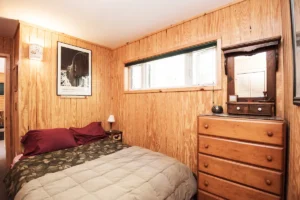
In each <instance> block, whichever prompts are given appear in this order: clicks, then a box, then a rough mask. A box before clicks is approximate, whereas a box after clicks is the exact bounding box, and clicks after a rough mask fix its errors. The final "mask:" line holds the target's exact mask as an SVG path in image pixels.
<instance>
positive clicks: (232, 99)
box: [229, 95, 238, 102]
mask: <svg viewBox="0 0 300 200" xmlns="http://www.w3.org/2000/svg"><path fill="white" fill-rule="evenodd" d="M237 100H238V96H237V95H229V102H237Z"/></svg>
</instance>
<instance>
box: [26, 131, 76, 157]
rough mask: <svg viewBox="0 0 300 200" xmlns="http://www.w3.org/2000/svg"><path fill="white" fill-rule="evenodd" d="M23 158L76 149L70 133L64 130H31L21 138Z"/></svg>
mask: <svg viewBox="0 0 300 200" xmlns="http://www.w3.org/2000/svg"><path fill="white" fill-rule="evenodd" d="M21 143H22V144H23V146H24V153H23V154H24V156H33V155H38V154H42V153H47V152H51V151H56V150H60V149H67V148H71V147H76V146H77V144H76V141H75V140H74V137H73V135H72V133H71V132H70V131H69V130H68V129H66V128H56V129H43V130H31V131H29V132H27V133H26V135H25V136H23V137H22V140H21Z"/></svg>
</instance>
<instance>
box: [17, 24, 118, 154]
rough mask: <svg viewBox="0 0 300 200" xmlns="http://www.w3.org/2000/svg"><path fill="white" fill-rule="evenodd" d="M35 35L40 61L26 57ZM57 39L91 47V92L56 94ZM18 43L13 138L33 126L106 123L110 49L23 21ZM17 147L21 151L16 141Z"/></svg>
mask: <svg viewBox="0 0 300 200" xmlns="http://www.w3.org/2000/svg"><path fill="white" fill-rule="evenodd" d="M36 39H37V40H38V41H40V43H41V44H42V46H44V55H43V60H42V61H35V60H29V58H28V49H29V44H30V41H32V40H36ZM58 41H60V42H64V43H67V44H71V45H74V46H79V47H82V48H87V49H90V50H92V94H93V95H92V96H89V97H87V98H83V99H74V98H71V99H67V98H61V97H59V96H57V95H56V87H57V84H56V77H57V42H58ZM19 46H20V48H19V51H20V55H19V59H18V63H19V77H18V78H19V84H18V114H19V124H18V129H19V133H18V135H17V136H16V137H17V138H15V139H16V141H18V140H19V138H20V136H22V135H24V134H25V133H26V132H27V131H28V130H32V129H43V128H58V127H65V128H69V127H71V126H73V127H82V126H85V125H87V124H89V123H90V122H93V121H102V122H103V126H104V127H105V128H106V127H107V123H106V119H107V117H108V116H109V114H110V113H111V110H110V108H111V106H110V99H111V95H110V87H111V86H110V85H111V80H110V67H111V64H112V51H111V50H110V49H107V48H104V47H101V46H97V45H95V44H92V43H88V42H86V41H83V40H80V39H77V38H74V37H71V36H68V35H65V34H61V33H57V32H54V31H50V30H48V29H44V28H41V27H37V26H33V25H29V24H26V23H23V22H21V24H20V44H19ZM16 148H17V149H16V151H17V152H20V151H21V146H20V144H19V143H18V146H17V147H16Z"/></svg>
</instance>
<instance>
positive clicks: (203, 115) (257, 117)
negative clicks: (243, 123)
mask: <svg viewBox="0 0 300 200" xmlns="http://www.w3.org/2000/svg"><path fill="white" fill-rule="evenodd" d="M199 117H230V118H240V119H260V120H275V121H282V120H283V119H282V118H281V117H268V116H249V115H229V114H201V115H199Z"/></svg>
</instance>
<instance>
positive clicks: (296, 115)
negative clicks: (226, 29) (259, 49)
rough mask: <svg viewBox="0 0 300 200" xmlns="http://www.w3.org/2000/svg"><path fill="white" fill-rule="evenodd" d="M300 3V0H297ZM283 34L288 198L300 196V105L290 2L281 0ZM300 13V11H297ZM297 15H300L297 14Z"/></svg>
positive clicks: (289, 199)
mask: <svg viewBox="0 0 300 200" xmlns="http://www.w3.org/2000/svg"><path fill="white" fill-rule="evenodd" d="M295 2H296V3H300V1H299V0H295ZM280 3H281V15H282V36H283V45H282V46H283V51H282V52H283V56H282V57H283V58H282V60H283V66H284V67H283V69H282V70H283V74H284V77H283V80H284V118H285V119H286V121H287V123H288V126H289V141H288V144H289V145H288V148H289V151H288V153H289V163H288V180H287V183H288V184H287V186H288V190H287V199H288V200H294V199H299V197H300V168H299V165H300V163H299V160H300V135H299V133H300V127H299V122H300V107H298V106H295V105H293V78H292V77H293V73H294V72H293V58H292V55H293V53H292V33H291V17H290V3H289V1H286V0H281V1H280ZM296 13H299V12H296ZM296 16H297V17H300V16H299V15H297V14H296Z"/></svg>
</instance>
